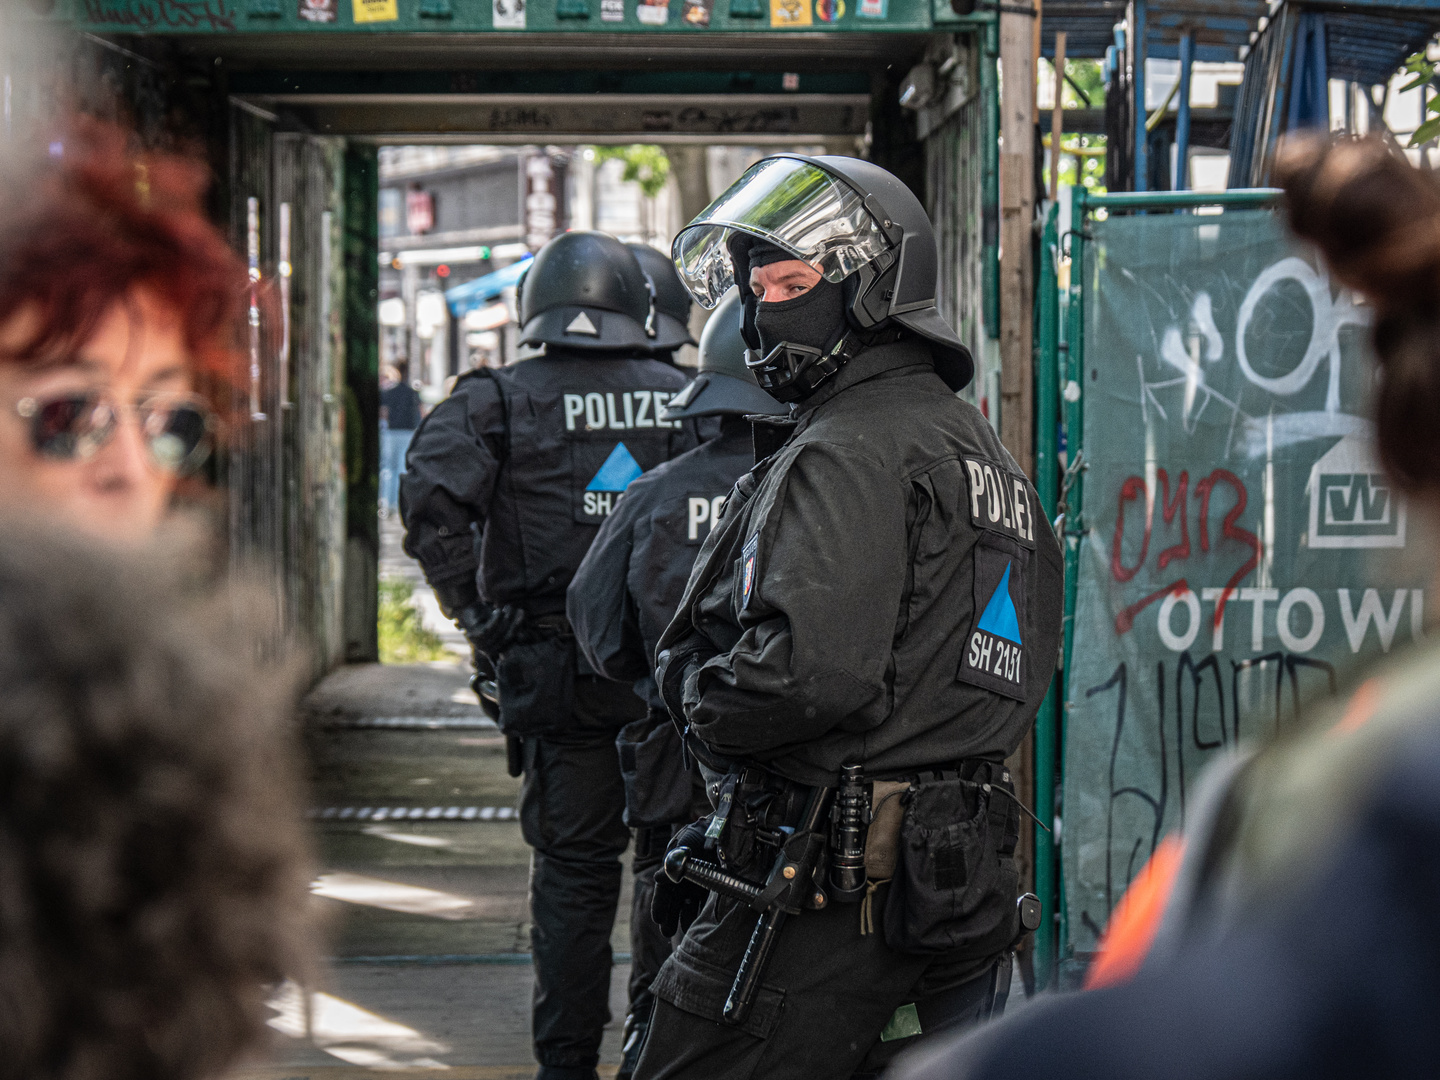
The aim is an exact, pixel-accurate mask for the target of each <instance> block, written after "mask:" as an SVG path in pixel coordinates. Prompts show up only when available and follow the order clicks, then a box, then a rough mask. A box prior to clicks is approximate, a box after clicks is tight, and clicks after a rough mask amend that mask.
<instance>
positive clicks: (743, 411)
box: [566, 259, 788, 1080]
mask: <svg viewBox="0 0 1440 1080" xmlns="http://www.w3.org/2000/svg"><path fill="white" fill-rule="evenodd" d="M666 264H667V266H668V265H669V260H668V259H667V260H666ZM672 274H673V268H672ZM686 295H687V296H688V294H686ZM739 312H740V298H739V296H738V294H736V293H735V292H733V291H732V292H731V293H730V295H729V296H727V297H726V298H725V300H724V301H723V302H722V303H721V304H720V306H719V308H717V309H716V311H715V314H714V315H713V316H711V318H710V321H709V322H708V323H707V324H706V326H705V332H704V333H703V334H702V335H701V338H700V370H699V374H698V375H697V376H696V377H695V379H694V380H693V381H692V382H691V383H690V385H689V386H687V387H686V388H685V389H684V390H683V391H681V392H680V394H679V395H678V396H677V397H675V398H674V399H673V400H672V401H671V402H670V405H669V407H668V408H667V410H666V412H665V413H664V414H663V415H664V416H665V418H666V419H669V420H679V419H684V418H698V417H719V418H720V430H719V434H718V435H717V436H716V437H715V438H713V439H710V440H709V441H707V442H704V443H702V444H701V445H700V446H699V447H697V448H696V449H694V450H691V451H690V452H688V453H685V454H681V455H680V456H679V457H677V458H674V459H673V460H671V461H667V462H666V463H665V464H663V465H660V466H657V467H656V468H655V469H652V470H651V471H650V472H647V473H646V474H645V475H644V476H642V477H640V479H638V480H636V481H635V482H634V483H633V484H631V485H630V487H629V488H628V489H626V492H625V498H624V499H623V500H621V502H620V504H619V505H618V506H617V507H616V509H615V511H614V513H612V514H611V515H610V516H609V517H608V518H607V519H606V521H605V524H604V525H602V526H600V532H599V533H598V534H597V535H596V537H595V542H594V543H593V544H592V545H591V546H590V550H589V552H588V553H587V554H586V556H585V559H584V561H583V562H581V564H580V569H579V570H577V571H576V572H575V578H574V580H573V581H572V582H571V583H570V589H569V593H568V599H567V602H566V611H567V613H568V614H569V617H570V625H571V626H572V627H573V628H574V631H575V640H576V642H577V644H578V645H579V647H580V652H581V654H582V655H583V656H584V657H585V659H586V661H587V662H588V663H589V664H590V666H591V667H593V668H594V669H595V670H596V671H597V672H599V673H600V674H601V675H604V676H605V677H606V678H610V679H614V680H616V681H618V682H624V683H631V684H633V685H634V688H635V693H636V694H638V695H639V696H640V697H641V698H642V699H644V701H645V703H646V704H647V705H648V706H649V712H648V714H647V716H646V718H645V719H642V720H637V721H635V722H634V723H632V724H629V725H627V726H626V727H625V728H624V729H623V730H622V731H621V733H620V737H619V739H618V740H617V743H616V745H617V747H618V749H619V751H620V771H621V775H622V776H623V777H624V779H625V802H626V809H625V821H626V824H628V825H629V826H630V827H631V828H633V829H635V830H636V833H635V857H634V865H633V869H634V874H635V905H634V908H633V912H632V915H631V921H630V948H631V953H630V955H631V968H630V1015H629V1017H628V1018H627V1019H626V1024H625V1041H624V1058H623V1060H622V1062H621V1065H620V1072H619V1074H618V1076H619V1077H620V1078H621V1080H624V1078H626V1077H628V1076H630V1075H631V1074H632V1073H633V1072H634V1070H635V1064H636V1062H637V1061H638V1060H639V1057H640V1047H641V1045H642V1044H643V1042H644V1037H645V1031H646V1028H647V1027H648V1025H649V1020H650V1013H651V1011H652V1010H653V1007H654V998H653V997H651V995H650V983H651V982H652V981H653V980H654V978H655V973H656V972H657V971H658V970H659V969H660V965H661V964H662V963H664V961H665V958H666V957H667V956H669V955H670V942H669V939H668V938H667V937H666V935H664V934H663V933H661V931H660V928H659V926H658V925H657V924H656V923H655V921H654V920H653V919H652V918H651V917H650V905H651V896H652V894H653V892H654V887H655V878H654V873H655V870H656V869H657V868H658V867H659V866H660V859H661V856H662V855H664V853H665V848H666V845H667V844H668V843H669V841H670V836H671V833H672V832H674V830H675V828H676V827H678V826H680V825H683V824H685V823H687V822H690V821H693V820H694V819H695V817H696V816H697V814H699V813H704V812H705V811H706V810H708V806H705V805H703V804H704V795H703V789H702V790H701V791H700V792H698V793H697V792H696V791H695V790H694V788H695V787H696V785H695V784H693V783H692V771H693V770H691V769H689V768H687V767H686V764H685V761H684V757H683V753H682V750H681V746H680V737H679V732H678V731H677V730H676V728H675V726H674V725H673V724H672V723H671V722H670V716H669V714H668V713H667V712H666V711H665V706H664V702H662V701H661V700H660V693H659V689H658V688H657V687H656V685H655V680H654V677H653V675H652V664H653V658H654V656H655V646H656V643H657V642H658V641H659V640H660V634H661V632H662V631H663V630H664V629H665V627H666V626H667V625H668V624H669V622H670V619H671V618H672V617H673V616H674V614H675V609H676V607H677V606H678V605H679V603H680V597H681V594H682V593H684V591H685V581H686V579H687V578H688V577H689V576H690V567H691V566H692V565H693V564H694V562H695V555H696V553H697V552H698V551H699V550H700V544H701V543H702V542H703V541H704V539H705V537H706V536H708V535H709V533H710V530H711V528H712V527H713V526H714V524H715V522H716V521H718V520H719V517H720V508H721V506H722V505H723V504H724V502H725V497H726V495H728V494H729V492H730V489H731V488H732V487H733V486H734V484H735V481H736V480H738V479H739V478H740V477H741V476H743V475H744V474H745V473H747V472H749V471H750V467H751V466H752V465H753V464H754V463H755V456H754V450H753V448H752V445H751V434H750V425H749V423H747V422H746V420H745V419H744V418H745V416H746V415H747V414H755V415H782V416H783V415H785V414H786V413H787V411H788V410H787V409H786V408H785V406H783V405H781V404H780V403H779V402H777V401H776V400H775V399H774V398H772V397H770V396H769V395H768V394H766V393H765V392H764V391H763V390H761V389H760V387H759V386H758V385H757V384H756V382H755V376H754V375H752V374H751V373H750V371H749V369H748V368H747V367H746V366H745V342H744V341H743V340H742V339H741V337H740V319H739ZM697 795H698V798H697Z"/></svg>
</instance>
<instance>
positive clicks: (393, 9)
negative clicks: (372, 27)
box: [351, 0, 400, 23]
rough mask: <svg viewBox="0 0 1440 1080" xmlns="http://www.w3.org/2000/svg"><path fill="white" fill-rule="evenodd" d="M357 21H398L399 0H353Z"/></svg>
mask: <svg viewBox="0 0 1440 1080" xmlns="http://www.w3.org/2000/svg"><path fill="white" fill-rule="evenodd" d="M351 2H352V3H353V4H354V5H355V21H356V22H357V23H377V22H398V21H399V19H400V4H399V0H351Z"/></svg>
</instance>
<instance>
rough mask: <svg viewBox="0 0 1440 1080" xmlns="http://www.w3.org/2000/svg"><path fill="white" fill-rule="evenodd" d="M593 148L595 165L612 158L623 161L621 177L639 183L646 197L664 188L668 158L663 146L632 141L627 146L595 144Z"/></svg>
mask: <svg viewBox="0 0 1440 1080" xmlns="http://www.w3.org/2000/svg"><path fill="white" fill-rule="evenodd" d="M594 150H595V164H596V165H597V166H598V165H603V164H605V162H607V161H610V160H611V159H612V158H613V159H614V160H616V161H620V162H623V163H624V166H625V168H624V171H623V172H622V173H621V176H622V178H623V179H625V180H628V181H630V182H632V183H636V184H639V185H640V190H641V192H643V193H644V195H645V197H646V198H647V199H653V198H655V196H656V195H659V194H660V192H662V191H663V190H665V184H666V183H667V182H668V181H669V179H670V158H669V157H668V156H667V155H666V153H665V149H664V147H660V146H652V145H649V144H646V143H632V144H631V145H629V146H597V147H595V148H594Z"/></svg>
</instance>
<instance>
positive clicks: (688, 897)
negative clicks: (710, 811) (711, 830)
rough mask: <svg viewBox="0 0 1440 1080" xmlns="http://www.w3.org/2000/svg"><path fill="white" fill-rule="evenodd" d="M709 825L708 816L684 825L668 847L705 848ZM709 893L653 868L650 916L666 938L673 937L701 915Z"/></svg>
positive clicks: (696, 851) (663, 870)
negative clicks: (677, 881)
mask: <svg viewBox="0 0 1440 1080" xmlns="http://www.w3.org/2000/svg"><path fill="white" fill-rule="evenodd" d="M709 824H710V819H709V818H708V817H703V818H701V819H700V820H699V821H696V822H693V823H692V824H690V825H686V826H685V827H684V828H683V829H681V830H680V831H679V832H678V833H676V834H675V837H674V839H672V840H671V841H670V847H669V849H668V850H670V851H674V850H675V849H676V848H677V847H683V848H689V849H690V850H691V851H692V852H694V853H695V854H697V855H698V854H700V853H701V852H702V851H704V850H705V843H706V841H705V829H706V827H707V826H708V825H709ZM709 895H710V891H709V890H708V889H704V888H702V887H700V886H699V885H696V884H695V883H694V882H693V881H682V882H679V883H678V884H677V883H676V882H673V881H671V880H670V879H669V878H668V877H666V876H665V867H664V866H663V865H662V866H661V867H660V869H658V870H656V871H655V894H654V895H653V896H652V897H651V898H650V917H651V918H652V919H654V920H655V923H656V925H657V926H659V927H660V932H661V933H662V934H664V935H665V936H666V937H667V938H671V937H674V936H675V934H676V933H677V932H679V933H684V932H685V931H686V930H688V929H690V924H691V923H692V922H694V921H695V916H696V915H699V914H700V908H701V907H703V906H704V904H705V898H706V897H707V896H709Z"/></svg>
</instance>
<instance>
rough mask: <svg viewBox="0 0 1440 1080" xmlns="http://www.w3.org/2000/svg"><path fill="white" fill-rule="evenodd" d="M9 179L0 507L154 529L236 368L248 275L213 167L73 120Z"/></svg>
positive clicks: (2, 194) (1, 234) (140, 533)
mask: <svg viewBox="0 0 1440 1080" xmlns="http://www.w3.org/2000/svg"><path fill="white" fill-rule="evenodd" d="M37 151H38V152H37V153H36V154H34V155H32V157H31V158H30V159H29V160H25V161H22V162H21V163H20V164H19V165H18V166H17V165H14V164H12V165H11V166H10V167H9V168H7V170H6V172H7V175H6V176H5V177H3V180H4V182H3V183H0V514H7V513H8V514H19V515H23V516H25V517H27V518H34V517H35V516H37V515H38V516H40V517H41V518H44V519H47V520H53V521H55V522H56V523H57V524H60V525H62V526H65V527H71V528H79V529H81V530H83V531H85V532H87V533H90V534H92V535H97V536H101V537H105V538H108V539H111V540H116V541H122V542H123V541H135V540H140V539H143V538H145V537H146V536H148V535H149V534H150V533H152V532H153V530H154V529H155V528H156V526H157V525H159V523H160V522H161V521H162V520H163V519H164V518H165V517H166V515H167V513H168V512H169V511H170V509H171V506H172V503H173V497H174V495H175V492H176V489H177V485H178V484H179V483H180V482H181V480H182V478H183V477H185V476H186V475H188V474H191V473H193V472H194V471H195V470H196V469H197V468H198V467H199V465H200V464H201V463H202V462H203V461H204V459H205V456H206V453H207V451H208V448H209V446H210V443H211V442H212V440H213V436H214V428H215V419H214V415H215V412H214V410H213V409H212V407H211V404H210V403H209V402H207V400H206V398H205V396H202V394H203V392H204V391H206V390H211V391H212V392H213V391H217V390H218V391H222V392H223V389H224V387H225V384H226V383H227V382H229V381H231V380H232V379H233V375H234V372H235V371H236V370H237V368H236V361H237V355H238V354H237V352H236V350H235V348H234V344H235V341H236V336H235V335H236V331H237V328H238V326H239V325H240V320H241V316H242V314H243V311H244V306H245V297H246V289H247V277H246V272H245V268H244V266H243V265H242V263H241V262H240V260H239V259H238V258H237V257H236V255H235V254H234V252H232V251H231V250H230V248H229V247H228V245H227V244H226V242H225V239H224V237H223V236H221V234H220V232H219V230H217V229H216V228H215V227H214V226H213V225H212V224H211V223H210V222H209V221H208V220H207V218H206V217H205V214H204V210H203V205H202V199H203V196H204V193H205V190H206V188H207V186H208V182H209V174H208V170H207V169H206V167H205V166H204V165H203V164H202V163H200V162H198V161H194V160H190V159H187V158H183V157H178V156H173V155H165V154H155V153H141V152H137V151H135V150H134V149H133V148H132V146H131V145H130V139H129V136H127V134H126V133H125V132H124V131H123V130H121V129H119V128H117V127H114V126H111V125H106V124H103V123H100V122H98V121H93V120H87V119H84V118H77V119H75V120H74V121H72V122H71V123H70V125H69V127H68V130H66V131H65V133H64V134H63V136H62V137H59V138H57V139H56V140H55V141H53V142H51V143H49V144H48V145H47V146H46V147H44V148H37Z"/></svg>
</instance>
